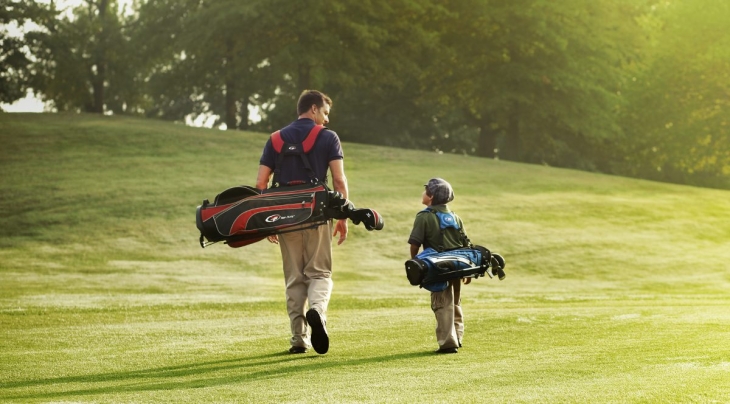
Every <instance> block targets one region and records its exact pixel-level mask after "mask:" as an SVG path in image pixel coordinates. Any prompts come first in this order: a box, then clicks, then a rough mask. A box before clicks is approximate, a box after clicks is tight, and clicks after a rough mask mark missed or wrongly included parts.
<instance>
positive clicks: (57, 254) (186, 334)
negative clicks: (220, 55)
mask: <svg viewBox="0 0 730 404" xmlns="http://www.w3.org/2000/svg"><path fill="white" fill-rule="evenodd" d="M336 127H337V125H336V121H335V122H334V124H333V128H335V129H336ZM342 135H343V137H345V139H346V136H344V135H345V134H342ZM265 139H266V135H264V134H255V133H244V132H221V131H214V130H206V129H196V128H188V127H184V126H182V125H173V124H169V123H163V122H156V121H148V120H140V119H130V118H123V117H97V116H85V115H63V114H54V115H46V114H0V141H1V143H0V218H1V219H0V222H1V223H2V226H1V228H2V238H0V402H54V403H57V402H95V403H96V402H99V403H102V402H113V403H131V402H135V403H136V402H175V403H188V402H189V403H202V402H252V403H267V402H271V403H280V402H292V403H305V402H306V403H314V402H332V403H340V402H399V403H412V402H443V403H455V402H465V403H471V402H474V403H476V402H479V403H484V402H494V403H504V402H511V403H520V402H526V403H532V402H543V403H557V402H559V403H564V402H568V403H570V402H575V403H585V402H612V403H624V402H632V403H633V402H639V403H641V402H645V403H654V402H697V403H711V402H730V342H729V341H730V271H729V269H730V264H728V262H730V192H727V191H718V190H710V189H701V188H692V187H686V186H675V185H668V184H660V183H653V182H647V181H639V180H633V179H626V178H620V177H612V176H604V175H596V174H591V173H585V172H579V171H571V170H562V169H555V168H549V167H541V166H532V165H522V164H514V163H509V162H504V161H494V160H486V159H479V158H474V157H464V156H456V155H438V154H434V153H427V152H421V151H408V150H398V149H392V148H385V147H373V146H365V145H359V144H349V143H345V153H346V160H345V161H346V162H345V167H346V171H347V174H348V179H349V183H350V190H351V198H352V199H353V200H354V201H355V202H356V204H357V205H359V206H367V207H372V208H375V209H377V210H378V211H379V212H380V213H382V214H383V216H384V217H385V221H386V227H385V229H384V230H383V231H381V232H367V231H365V230H364V229H363V228H362V227H361V226H352V225H350V237H349V238H348V241H347V242H346V243H345V244H344V245H342V246H339V247H335V253H334V254H335V256H334V260H335V270H334V281H335V288H334V292H333V296H332V301H331V304H330V310H329V321H328V329H329V331H330V334H331V346H330V352H329V353H328V354H326V355H317V354H315V353H314V352H313V351H310V352H311V353H307V354H304V355H288V354H285V351H286V349H288V338H289V324H288V318H287V315H286V308H285V302H284V285H283V276H282V273H281V268H280V265H281V264H280V257H279V254H278V248H277V247H276V246H273V245H271V244H269V243H266V242H261V243H257V244H254V245H251V246H248V247H244V248H240V249H231V248H228V247H227V246H225V245H214V246H211V247H209V248H206V249H201V248H200V246H199V245H198V233H197V230H196V228H195V218H194V214H195V207H196V206H197V205H198V204H200V202H201V200H202V199H204V198H209V199H212V198H213V197H214V196H215V195H216V194H217V193H219V192H220V191H222V190H223V189H225V188H227V187H229V186H233V185H238V184H248V185H253V184H254V182H255V175H256V171H257V167H258V158H259V155H260V152H261V150H262V147H263V143H264V141H265ZM432 176H441V177H444V178H446V179H448V180H449V181H450V182H451V183H452V185H453V186H454V188H455V190H456V200H455V201H454V202H453V203H452V208H453V209H454V210H455V211H456V212H458V213H459V214H460V216H461V217H462V218H463V219H464V220H465V222H466V228H467V231H468V232H469V235H470V237H471V239H472V241H474V242H475V243H477V244H482V245H485V246H487V247H489V248H490V249H492V250H493V251H496V252H499V253H500V254H502V255H503V256H504V257H505V259H506V260H507V267H506V272H507V278H506V279H505V280H504V281H502V282H499V281H497V280H496V279H478V280H476V281H475V282H472V284H471V285H469V286H466V287H464V289H463V291H462V293H463V302H462V303H463V307H464V311H465V316H466V335H465V339H464V347H463V348H462V349H461V350H460V351H459V353H458V354H456V355H448V356H438V355H435V354H433V353H432V351H433V350H434V349H436V348H437V347H436V343H435V336H434V327H435V320H434V318H433V314H432V312H431V310H430V308H429V295H428V292H426V291H424V290H420V289H418V288H414V287H412V286H410V285H409V284H408V281H407V280H406V277H405V271H404V270H403V261H404V260H405V259H406V258H407V255H408V245H407V244H406V240H407V238H408V232H409V231H410V227H411V224H412V222H413V217H414V215H415V213H416V212H417V211H418V210H420V209H421V208H422V206H421V205H420V195H421V192H422V189H423V187H422V184H423V183H424V181H426V180H427V179H428V178H430V177H432Z"/></svg>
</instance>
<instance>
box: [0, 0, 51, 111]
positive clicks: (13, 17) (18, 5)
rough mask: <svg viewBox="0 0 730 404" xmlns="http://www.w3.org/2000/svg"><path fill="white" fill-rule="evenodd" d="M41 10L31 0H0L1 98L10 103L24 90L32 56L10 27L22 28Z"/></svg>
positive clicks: (22, 93) (17, 98)
mask: <svg viewBox="0 0 730 404" xmlns="http://www.w3.org/2000/svg"><path fill="white" fill-rule="evenodd" d="M40 11H41V10H39V9H38V8H37V7H35V3H33V2H30V3H28V2H21V1H13V0H0V102H2V103H8V104H9V103H13V102H14V101H17V100H19V99H21V98H23V97H24V96H25V94H26V90H27V89H28V81H29V74H30V71H29V66H30V64H31V59H30V57H29V54H28V52H27V51H26V49H25V46H26V44H25V41H24V39H23V37H22V36H17V35H12V34H11V32H10V27H11V26H12V27H14V28H15V29H16V30H19V29H20V28H22V27H23V26H24V25H25V23H26V22H27V21H29V20H32V19H35V18H37V16H38V14H39V13H40Z"/></svg>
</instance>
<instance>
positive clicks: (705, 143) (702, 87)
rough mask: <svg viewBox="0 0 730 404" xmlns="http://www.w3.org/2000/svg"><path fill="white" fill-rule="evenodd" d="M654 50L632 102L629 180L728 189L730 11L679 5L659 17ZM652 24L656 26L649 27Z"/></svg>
mask: <svg viewBox="0 0 730 404" xmlns="http://www.w3.org/2000/svg"><path fill="white" fill-rule="evenodd" d="M653 18H654V20H653V21H656V23H655V24H657V25H655V26H649V28H650V31H649V32H650V33H651V35H652V36H653V46H652V47H651V48H650V49H649V51H648V52H647V55H646V57H647V60H646V61H645V66H644V68H642V69H638V71H637V72H636V74H635V76H634V78H633V81H632V82H631V83H630V84H631V86H627V90H628V91H627V94H628V96H629V97H630V99H631V106H632V108H631V109H629V110H627V114H626V127H627V128H630V129H629V130H630V131H631V134H632V141H631V142H629V143H628V144H627V145H626V146H627V147H626V150H625V151H624V153H625V156H626V157H625V159H624V162H623V163H624V166H623V168H624V169H623V170H622V171H621V172H622V173H623V174H629V175H638V176H642V177H645V178H652V179H657V180H662V181H671V182H679V183H694V184H698V185H703V186H715V187H727V186H728V184H729V182H728V175H730V129H729V128H730V120H728V118H727V117H728V109H729V108H730V99H729V98H728V94H730V73H728V72H730V33H728V32H727V29H726V25H727V21H728V20H730V5H728V4H727V3H726V2H723V1H712V0H702V1H680V2H673V3H671V4H669V3H668V4H666V5H662V7H657V8H655V10H654V15H653ZM649 22H652V20H650V21H649Z"/></svg>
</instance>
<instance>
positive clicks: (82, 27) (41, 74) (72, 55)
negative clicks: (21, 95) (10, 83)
mask: <svg viewBox="0 0 730 404" xmlns="http://www.w3.org/2000/svg"><path fill="white" fill-rule="evenodd" d="M123 18H124V17H123V16H122V15H121V10H120V8H119V6H118V3H117V2H116V1H115V0H86V2H85V4H83V5H82V6H79V7H77V8H75V9H74V10H73V14H72V17H68V16H64V15H63V14H62V10H59V9H57V8H56V6H55V3H53V2H51V3H50V5H49V6H47V8H46V9H45V10H44V13H43V14H42V15H41V16H40V17H39V18H37V19H35V20H34V22H35V23H36V24H38V25H39V26H40V28H41V29H40V30H37V31H32V32H29V33H27V34H26V35H25V39H26V41H27V44H28V46H29V49H30V52H31V54H32V55H33V57H34V59H35V60H34V63H33V64H32V66H31V70H32V72H33V74H32V75H31V77H30V79H29V82H30V85H31V86H32V87H33V88H34V90H35V91H36V92H39V93H40V94H41V95H42V98H43V99H44V100H45V101H53V103H54V105H55V107H56V108H57V109H58V110H62V111H63V110H75V111H85V112H94V113H103V112H106V111H111V112H114V113H123V112H125V111H126V110H127V108H128V107H129V106H130V104H133V99H132V98H133V97H132V95H133V94H135V88H136V86H135V85H134V82H133V80H134V72H133V70H132V69H133V66H134V61H135V60H134V53H133V52H132V51H131V49H129V48H128V42H129V40H128V37H127V36H126V33H125V26H124V19H123Z"/></svg>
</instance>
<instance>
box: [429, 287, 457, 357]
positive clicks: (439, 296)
mask: <svg viewBox="0 0 730 404" xmlns="http://www.w3.org/2000/svg"><path fill="white" fill-rule="evenodd" d="M431 309H432V310H433V312H434V314H435V315H436V341H437V342H438V344H439V349H447V348H458V347H459V346H460V344H461V340H462V338H463V337H464V313H463V312H462V311H461V280H460V279H455V280H452V281H449V286H448V287H446V289H444V290H443V291H441V292H432V293H431Z"/></svg>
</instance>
